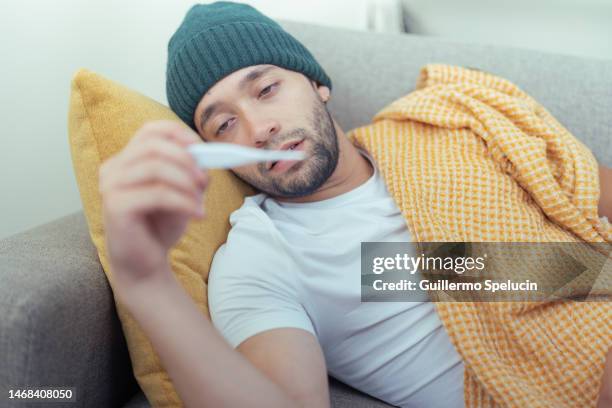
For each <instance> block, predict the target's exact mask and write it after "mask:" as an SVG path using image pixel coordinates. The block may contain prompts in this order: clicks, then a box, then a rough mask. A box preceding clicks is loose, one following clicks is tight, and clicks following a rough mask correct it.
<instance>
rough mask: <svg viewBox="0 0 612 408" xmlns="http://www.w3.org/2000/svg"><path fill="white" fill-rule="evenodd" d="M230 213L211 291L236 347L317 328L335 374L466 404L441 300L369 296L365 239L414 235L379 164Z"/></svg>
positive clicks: (373, 388) (413, 397)
mask: <svg viewBox="0 0 612 408" xmlns="http://www.w3.org/2000/svg"><path fill="white" fill-rule="evenodd" d="M362 153H363V154H364V155H365V156H366V157H368V156H367V155H366V154H365V152H362ZM368 160H370V162H371V163H372V160H371V159H370V158H369V157H368ZM230 223H231V225H232V229H231V231H230V233H229V235H228V239H227V242H226V243H225V244H224V245H222V246H221V247H220V248H219V250H218V251H217V253H216V254H215V257H214V259H213V264H212V267H211V271H210V275H209V281H208V295H209V306H210V313H211V318H212V321H213V324H214V325H215V327H216V328H217V329H218V330H219V331H220V332H221V334H222V335H223V336H224V338H225V339H226V340H227V341H228V342H229V343H230V344H231V345H232V346H233V347H237V346H238V345H239V344H240V343H242V342H243V341H244V340H246V339H247V338H249V337H251V336H253V335H255V334H257V333H260V332H262V331H265V330H269V329H273V328H280V327H294V328H300V329H303V330H306V331H308V332H310V333H312V334H313V335H315V336H316V337H317V339H318V341H319V343H320V344H321V348H322V350H323V353H324V356H325V362H326V365H327V370H328V372H329V374H330V375H332V376H333V377H335V378H337V379H339V380H340V381H343V382H345V383H346V384H349V385H350V386H352V387H355V388H357V389H359V390H361V391H363V392H365V393H367V394H370V395H372V396H374V397H376V398H379V399H381V400H383V401H385V402H387V403H389V404H392V405H397V406H401V407H429V408H435V407H445V408H448V407H463V406H464V402H463V363H462V361H461V357H460V356H459V355H458V353H457V351H456V350H455V348H454V346H453V345H452V343H451V342H450V339H449V338H448V335H447V333H446V330H445V329H444V326H443V325H442V323H441V321H440V319H439V317H438V315H437V313H436V311H435V308H434V305H433V303H430V302H420V303H419V302H363V303H362V302H361V266H360V251H361V242H366V241H378V242H380V241H393V242H410V241H411V237H410V233H409V231H408V229H407V227H406V223H405V221H404V218H403V217H402V215H401V213H400V210H399V208H398V207H397V205H396V204H395V202H394V201H393V199H392V198H391V196H390V195H389V193H388V191H387V188H386V186H385V184H384V181H383V180H382V178H381V176H380V174H379V171H378V170H377V169H376V168H375V171H374V174H373V175H372V177H370V178H369V179H368V180H367V181H366V182H365V183H363V184H362V185H360V186H358V187H357V188H355V189H353V190H351V191H349V192H347V193H344V194H341V195H339V196H336V197H333V198H330V199H327V200H321V201H317V202H312V203H283V202H279V201H276V200H274V199H272V198H270V197H269V196H267V195H265V194H258V195H255V196H251V197H247V198H246V199H245V201H244V204H243V205H242V207H241V208H239V209H238V210H236V211H234V212H233V213H232V215H231V216H230Z"/></svg>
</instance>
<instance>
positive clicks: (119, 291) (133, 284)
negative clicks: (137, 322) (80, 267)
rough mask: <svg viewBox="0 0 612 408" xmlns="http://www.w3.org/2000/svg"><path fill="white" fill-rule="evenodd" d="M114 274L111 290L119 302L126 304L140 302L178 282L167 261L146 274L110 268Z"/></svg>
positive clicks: (168, 289)
mask: <svg viewBox="0 0 612 408" xmlns="http://www.w3.org/2000/svg"><path fill="white" fill-rule="evenodd" d="M112 271H113V275H114V279H113V280H114V285H113V291H114V292H115V295H116V296H117V297H118V298H119V300H120V302H121V303H123V304H125V305H126V306H128V307H129V306H130V305H131V304H132V303H141V302H143V301H145V300H146V298H151V297H155V296H156V295H157V294H160V293H164V292H168V291H170V290H172V289H174V287H175V286H176V285H178V282H177V281H176V278H175V277H174V274H173V273H172V269H171V267H170V264H169V263H167V262H166V263H164V264H160V265H159V266H158V267H157V268H156V270H154V271H148V273H147V274H146V275H143V274H140V275H138V274H133V273H132V271H129V270H125V269H114V268H113V269H112Z"/></svg>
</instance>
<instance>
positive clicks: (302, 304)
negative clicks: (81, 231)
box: [100, 2, 612, 407]
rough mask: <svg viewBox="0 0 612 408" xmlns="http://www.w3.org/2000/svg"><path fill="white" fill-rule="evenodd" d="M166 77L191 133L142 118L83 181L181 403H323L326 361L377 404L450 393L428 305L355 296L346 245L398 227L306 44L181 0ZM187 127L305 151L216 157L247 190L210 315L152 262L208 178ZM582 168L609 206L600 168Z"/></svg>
mask: <svg viewBox="0 0 612 408" xmlns="http://www.w3.org/2000/svg"><path fill="white" fill-rule="evenodd" d="M167 80H168V81H167V91H168V100H169V102H170V105H171V107H172V108H173V110H174V111H175V112H176V113H177V114H178V115H179V117H181V119H183V120H184V121H185V122H186V123H187V124H189V125H190V126H191V127H192V128H193V129H194V130H195V131H196V132H197V134H196V133H194V132H189V131H186V130H185V129H184V128H183V127H181V126H179V125H178V124H176V123H172V122H152V123H149V124H146V125H145V126H143V127H142V128H141V129H140V130H139V131H138V132H137V134H136V135H135V136H134V137H133V139H132V140H131V141H130V143H129V144H128V146H127V147H126V148H125V149H124V150H123V151H121V152H120V153H119V154H118V155H116V156H114V157H113V158H111V159H110V160H108V161H107V162H106V163H105V164H104V165H103V167H102V168H101V171H100V189H101V192H102V198H103V208H104V222H105V228H106V234H107V245H108V252H109V257H110V260H111V264H112V267H113V274H114V276H115V283H116V285H115V288H116V289H115V290H116V295H117V296H118V297H119V299H120V300H121V301H122V302H123V303H124V304H125V305H126V307H127V308H128V309H129V310H130V312H131V313H132V314H133V316H134V317H135V318H136V319H137V321H138V322H139V324H140V325H141V327H142V328H143V330H144V331H145V332H146V334H147V336H148V337H149V339H150V340H151V342H152V344H153V346H154V347H155V349H156V351H157V352H158V354H159V356H160V358H161V360H162V362H163V365H164V367H165V368H166V369H167V371H168V373H169V375H170V377H171V378H172V380H173V383H174V386H175V388H176V390H177V392H178V394H179V395H180V397H181V399H182V400H183V402H184V403H185V405H187V406H211V407H217V406H265V407H276V406H278V407H291V406H296V407H297V406H307V407H324V406H329V395H328V388H327V373H328V372H329V373H331V374H332V375H334V376H336V377H338V378H339V379H341V380H343V381H345V382H347V383H349V384H350V385H352V386H354V387H356V388H359V389H361V390H363V391H364V392H367V393H369V394H371V395H373V396H375V397H377V398H380V399H382V400H385V401H387V402H389V403H390V404H394V405H398V406H427V407H453V406H457V407H459V406H463V379H462V378H463V363H462V361H461V358H460V356H459V355H458V353H457V351H456V350H455V348H454V347H453V344H452V343H451V342H450V340H449V338H448V335H447V333H446V331H445V328H444V326H443V325H442V324H441V322H440V320H439V318H438V316H437V314H436V312H435V309H434V308H433V305H432V304H431V303H429V302H422V303H417V302H413V303H384V302H383V303H361V302H360V277H361V276H360V269H359V259H360V257H359V250H360V243H361V242H362V241H396V242H409V241H411V236H410V232H409V231H408V230H407V228H406V224H405V221H404V219H403V217H402V215H401V213H400V211H399V209H398V207H397V206H396V204H395V203H394V201H393V199H392V198H391V197H390V196H389V194H388V191H387V189H386V186H385V184H384V183H383V181H382V179H381V177H380V174H379V172H378V170H377V167H376V163H374V162H373V160H372V159H371V158H370V157H369V156H368V154H367V152H365V151H360V150H359V149H357V148H356V147H355V146H354V145H352V144H351V143H350V142H349V140H348V139H347V137H346V136H345V134H344V132H343V130H342V129H341V128H340V127H339V126H338V124H337V123H336V122H335V121H334V119H333V118H332V116H331V114H330V113H329V111H328V110H327V107H326V103H327V101H328V100H329V98H330V94H331V93H330V91H331V81H330V79H329V78H328V76H327V75H326V74H325V72H324V71H323V69H322V68H321V67H320V66H319V65H318V63H317V62H316V61H315V60H314V58H313V57H312V55H311V54H310V53H309V52H308V51H307V50H306V49H305V48H304V47H303V46H302V45H301V44H300V43H299V42H297V41H296V40H295V39H294V38H293V37H291V36H290V35H288V34H287V33H285V32H284V31H283V30H282V29H281V28H280V27H279V26H278V25H277V24H276V23H274V22H273V21H272V20H270V19H268V18H267V17H265V16H263V15H261V14H260V13H258V12H257V11H256V10H255V9H253V8H251V7H249V6H246V5H239V4H234V3H228V2H217V3H213V4H210V5H199V6H194V7H193V8H192V9H191V10H190V11H189V12H188V14H187V16H186V18H185V20H184V21H183V23H182V24H181V27H179V30H178V31H177V32H176V33H175V34H174V36H173V38H172V39H171V41H170V44H169V61H168V78H167ZM200 138H201V139H203V140H204V141H206V142H209V143H215V142H225V143H234V144H239V145H244V146H250V147H256V148H262V149H271V150H277V149H298V150H302V151H304V152H305V153H306V156H307V158H306V159H305V160H304V161H301V162H291V161H281V162H275V163H259V164H256V165H249V166H243V167H238V168H234V169H232V170H233V172H234V173H235V174H236V175H237V176H238V177H240V178H241V179H243V180H244V181H246V182H247V183H249V184H251V185H252V186H253V187H255V188H256V189H257V190H259V191H260V192H261V194H258V195H256V196H253V197H248V198H247V199H246V200H245V203H244V205H243V206H242V207H241V208H240V209H239V210H238V211H236V212H234V213H233V214H232V216H231V219H230V221H231V223H232V230H231V232H230V234H229V236H228V239H227V242H226V244H224V245H223V246H222V247H221V248H220V249H219V250H218V252H217V254H216V255H215V258H214V262H213V266H212V269H211V273H210V277H209V304H210V311H211V316H212V319H213V323H214V326H215V327H213V325H211V324H210V322H209V321H208V320H206V319H205V318H204V317H203V316H202V315H201V314H200V312H199V311H198V310H197V308H196V307H195V305H194V304H193V302H192V301H191V299H190V298H189V297H188V295H187V294H186V293H185V292H184V290H183V289H182V288H181V287H180V285H179V284H178V283H177V281H176V280H175V279H174V277H173V274H172V271H171V269H170V266H169V264H168V260H167V254H168V250H169V249H170V248H171V247H172V245H173V244H174V243H176V241H177V240H178V239H179V238H180V237H181V235H182V234H183V232H184V230H185V227H186V225H187V223H188V222H189V220H190V219H191V218H192V217H195V218H201V217H202V216H203V213H202V197H203V194H204V192H205V190H206V186H207V184H208V177H207V175H206V173H205V172H202V171H200V170H199V169H198V168H197V167H196V165H195V162H194V160H193V158H192V157H190V156H189V155H188V154H187V152H186V150H185V149H184V148H185V146H187V145H189V144H191V143H196V142H198V141H199V140H200ZM600 177H601V186H602V198H601V201H600V213H601V215H602V216H603V215H607V216H609V217H611V218H612V191H611V190H612V188H611V187H612V186H610V181H611V180H612V177H611V176H610V170H606V169H604V168H602V169H601V172H600ZM215 328H216V329H215ZM607 371H608V373H609V371H610V370H609V369H608V370H607ZM611 381H612V379H610V377H609V376H608V378H607V379H604V382H603V383H602V384H603V386H602V393H601V395H602V397H601V404H604V403H606V401H607V398H609V395H610V391H609V390H608V389H607V387H609V386H611V385H612V384H610V382H611ZM236 384H240V387H236V386H235V385H236ZM602 406H603V405H602Z"/></svg>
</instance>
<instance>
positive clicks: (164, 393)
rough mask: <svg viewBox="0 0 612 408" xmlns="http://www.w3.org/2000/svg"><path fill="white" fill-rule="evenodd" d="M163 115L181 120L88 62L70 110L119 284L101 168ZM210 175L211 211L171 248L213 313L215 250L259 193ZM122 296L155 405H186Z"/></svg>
mask: <svg viewBox="0 0 612 408" xmlns="http://www.w3.org/2000/svg"><path fill="white" fill-rule="evenodd" d="M158 119H171V120H176V121H179V122H180V119H178V117H177V116H176V115H175V114H174V113H173V112H172V111H171V110H170V109H169V108H168V107H166V106H164V105H162V104H160V103H158V102H156V101H154V100H152V99H150V98H148V97H146V96H144V95H142V94H139V93H138V92H135V91H132V90H130V89H128V88H126V87H124V86H122V85H119V84H117V83H115V82H113V81H110V80H108V79H106V78H104V77H102V76H100V75H98V74H95V73H93V72H90V71H87V70H84V69H81V70H79V71H78V72H77V73H76V74H75V75H74V77H73V79H72V92H71V96H70V111H69V115H68V132H69V138H70V150H71V153H72V162H73V165H74V171H75V174H76V179H77V183H78V186H79V191H80V194H81V200H82V202H83V209H84V212H85V216H86V218H87V223H88V225H89V233H90V235H91V239H92V240H93V243H94V244H95V246H96V248H97V250H98V256H99V258H100V262H101V263H102V266H103V268H104V272H105V273H106V276H107V278H108V280H109V282H110V285H111V287H113V279H112V271H111V270H110V266H109V263H108V258H107V256H106V248H105V244H104V226H103V225H102V210H101V204H102V203H101V198H100V195H99V192H98V169H99V167H100V164H101V163H102V162H103V161H104V160H106V159H107V158H108V157H110V156H111V155H113V154H114V153H116V152H118V151H119V150H121V149H122V148H123V146H125V145H126V144H127V142H128V140H129V139H130V137H131V136H132V135H133V134H134V133H135V132H136V130H138V128H140V126H142V125H143V124H144V123H145V122H148V121H150V120H158ZM181 123H182V122H181ZM185 126H186V125H185ZM210 176H211V177H210V184H209V187H208V190H207V194H206V199H205V204H204V205H205V206H206V213H207V216H206V218H205V219H203V220H201V221H194V222H192V223H191V224H190V225H189V227H188V228H187V231H186V233H185V236H184V237H183V238H182V239H181V240H180V241H179V243H178V244H177V245H176V246H175V248H173V250H172V252H171V254H170V256H171V263H172V269H173V271H174V273H175V275H176V277H177V279H178V281H180V282H181V284H182V285H183V287H184V288H185V290H186V291H187V292H188V293H189V294H190V296H191V297H192V298H193V300H194V302H195V303H196V304H197V305H198V307H199V308H200V310H201V311H202V313H203V314H204V315H205V316H207V317H208V318H210V315H209V313H208V301H207V294H206V284H207V281H208V271H209V268H210V264H211V262H212V257H213V255H214V253H215V251H216V250H217V248H218V247H219V246H220V245H221V244H222V243H223V242H225V240H226V238H227V234H228V232H229V228H230V226H229V215H230V214H231V212H232V211H234V210H235V209H237V208H238V207H239V206H240V205H241V204H242V201H243V199H244V196H245V195H249V194H253V193H254V191H253V189H252V188H251V187H250V186H248V185H246V184H245V183H243V182H242V181H240V180H239V179H238V178H237V177H235V176H234V175H233V174H232V173H231V172H229V171H225V170H217V171H214V170H213V171H211V172H210ZM115 303H116V306H117V312H118V315H119V319H120V320H121V325H122V327H123V332H124V334H125V337H126V340H127V345H128V349H129V352H130V358H131V359H132V365H133V369H134V375H135V376H136V379H137V381H138V383H139V384H140V387H141V388H142V390H143V391H144V393H145V395H146V396H147V398H148V400H149V402H150V403H151V404H152V406H153V407H177V406H182V402H181V400H180V398H179V396H178V394H177V393H176V391H175V389H174V386H173V385H172V382H171V380H170V377H169V376H168V374H167V372H166V371H165V370H164V369H163V367H162V366H161V364H160V361H159V357H158V356H157V354H156V353H155V351H154V350H153V347H152V346H151V343H150V342H149V340H148V339H147V338H146V336H145V335H144V333H143V332H142V330H141V329H140V327H139V326H138V324H137V323H136V321H135V320H134V319H133V317H132V316H130V314H129V313H128V312H127V310H126V309H125V308H124V307H123V306H122V305H121V304H120V303H119V302H117V301H115Z"/></svg>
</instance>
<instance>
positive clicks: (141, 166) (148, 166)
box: [115, 159, 204, 198]
mask: <svg viewBox="0 0 612 408" xmlns="http://www.w3.org/2000/svg"><path fill="white" fill-rule="evenodd" d="M122 173H123V174H122V176H121V177H120V178H118V180H117V182H116V184H115V187H116V188H120V189H125V188H132V187H135V186H139V185H144V184H152V183H154V184H164V185H167V186H168V187H171V188H173V189H176V190H182V191H183V192H184V193H185V194H190V195H192V196H194V197H196V198H199V196H200V195H202V192H203V190H204V186H202V185H201V183H200V182H199V180H198V179H197V178H196V177H195V176H194V175H193V174H192V173H191V172H189V171H186V170H185V169H184V168H182V167H180V166H177V165H175V164H174V163H172V162H168V161H164V160H159V159H149V160H146V161H141V162H136V163H134V164H132V165H130V166H127V167H126V168H125V171H124V172H122Z"/></svg>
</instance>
